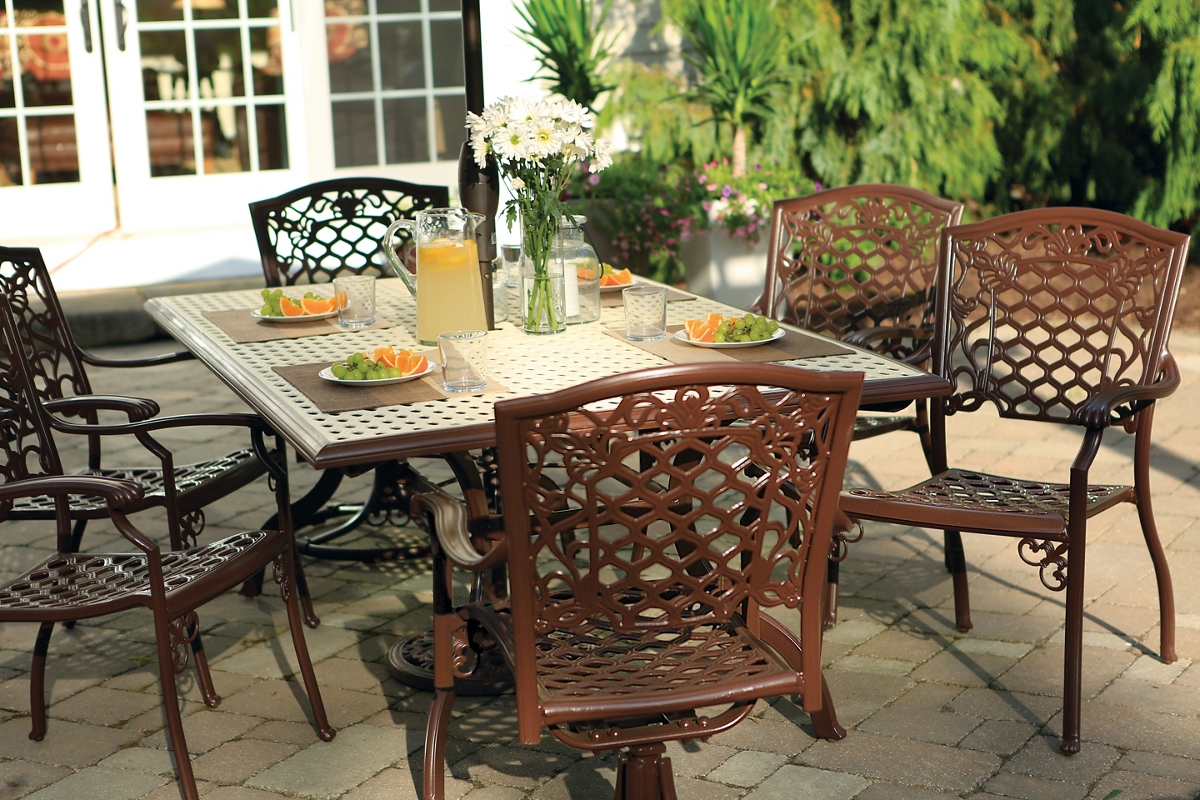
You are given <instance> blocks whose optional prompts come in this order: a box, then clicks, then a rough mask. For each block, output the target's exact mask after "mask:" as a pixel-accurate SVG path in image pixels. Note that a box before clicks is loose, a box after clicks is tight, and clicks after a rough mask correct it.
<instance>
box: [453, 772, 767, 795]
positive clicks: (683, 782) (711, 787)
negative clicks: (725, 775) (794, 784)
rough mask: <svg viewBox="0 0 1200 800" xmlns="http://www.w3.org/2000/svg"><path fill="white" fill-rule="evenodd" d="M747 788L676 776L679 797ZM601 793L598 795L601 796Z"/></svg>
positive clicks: (737, 793) (726, 792)
mask: <svg viewBox="0 0 1200 800" xmlns="http://www.w3.org/2000/svg"><path fill="white" fill-rule="evenodd" d="M744 792H745V789H739V788H737V787H734V786H725V785H724V784H720V783H713V782H712V781H706V780H697V779H696V778H685V777H683V776H680V775H676V776H675V793H676V795H677V796H678V797H680V798H684V800H688V798H704V800H737V798H738V797H741V796H742V795H743V793H744ZM600 796H601V795H597V797H600ZM603 796H607V795H603ZM465 800H476V798H475V795H468V796H467V797H466V798H465Z"/></svg>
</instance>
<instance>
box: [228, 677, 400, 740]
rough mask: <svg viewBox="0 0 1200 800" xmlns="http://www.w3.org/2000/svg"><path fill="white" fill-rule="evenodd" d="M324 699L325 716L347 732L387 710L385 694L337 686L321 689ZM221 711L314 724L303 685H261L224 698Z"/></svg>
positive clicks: (288, 682) (281, 683)
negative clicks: (352, 690) (373, 715)
mask: <svg viewBox="0 0 1200 800" xmlns="http://www.w3.org/2000/svg"><path fill="white" fill-rule="evenodd" d="M321 699H322V700H323V701H324V703H325V713H326V714H327V715H328V716H329V721H330V723H331V724H332V725H333V726H334V727H335V728H345V727H347V726H349V725H353V724H354V723H356V722H360V721H362V720H364V719H366V718H367V717H369V716H370V715H372V714H375V713H377V712H379V711H382V710H383V709H385V708H387V706H388V700H387V698H386V697H384V696H383V695H382V694H380V695H372V694H367V693H365V692H348V691H346V690H345V689H339V688H337V687H335V686H322V687H321ZM221 708H222V709H224V710H227V711H231V712H234V713H238V714H246V715H258V716H260V717H266V718H268V719H281V720H284V721H286V722H304V721H306V720H311V719H312V717H311V716H310V715H311V711H310V709H309V705H308V695H306V694H305V693H304V686H303V684H300V683H297V682H295V681H279V680H271V681H262V682H261V683H256V684H254V685H253V686H251V687H250V688H248V689H245V690H243V691H241V692H238V693H237V694H235V695H233V696H232V697H227V698H225V700H224V701H222V703H221Z"/></svg>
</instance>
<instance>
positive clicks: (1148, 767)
mask: <svg viewBox="0 0 1200 800" xmlns="http://www.w3.org/2000/svg"><path fill="white" fill-rule="evenodd" d="M1117 769H1127V770H1130V771H1132V772H1145V773H1146V774H1147V775H1160V776H1162V777H1164V778H1176V779H1178V780H1181V781H1185V782H1187V783H1200V760H1197V759H1194V758H1176V757H1175V756H1164V755H1163V754H1161V753H1148V752H1145V751H1136V750H1135V751H1132V752H1129V753H1126V754H1125V755H1123V756H1122V757H1121V760H1120V761H1118V762H1117Z"/></svg>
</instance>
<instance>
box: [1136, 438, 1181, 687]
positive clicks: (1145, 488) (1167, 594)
mask: <svg viewBox="0 0 1200 800" xmlns="http://www.w3.org/2000/svg"><path fill="white" fill-rule="evenodd" d="M1139 425H1145V426H1146V427H1149V420H1145V422H1140V423H1139ZM1143 439H1144V443H1143ZM1149 443H1150V434H1149V432H1143V431H1142V430H1139V431H1138V440H1137V452H1136V454H1135V455H1134V475H1135V477H1134V482H1133V490H1134V494H1135V498H1136V500H1137V510H1138V520H1139V521H1140V522H1141V523H1142V537H1143V538H1145V540H1146V548H1147V549H1148V550H1149V551H1150V560H1151V561H1152V562H1153V563H1154V578H1155V580H1156V581H1157V582H1158V615H1159V639H1158V654H1159V657H1160V658H1162V660H1163V663H1165V664H1173V663H1175V661H1176V660H1177V659H1178V656H1177V655H1176V654H1175V589H1174V587H1173V586H1172V585H1171V569H1170V567H1168V566H1167V554H1166V553H1165V552H1164V551H1163V546H1162V542H1161V541H1160V540H1159V538H1158V526H1157V525H1156V524H1155V522H1154V506H1152V505H1151V503H1150V448H1149Z"/></svg>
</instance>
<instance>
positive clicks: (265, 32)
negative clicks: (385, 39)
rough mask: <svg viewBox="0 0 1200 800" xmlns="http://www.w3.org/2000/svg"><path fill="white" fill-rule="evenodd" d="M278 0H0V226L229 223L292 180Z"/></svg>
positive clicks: (288, 22) (297, 91) (292, 121)
mask: <svg viewBox="0 0 1200 800" xmlns="http://www.w3.org/2000/svg"><path fill="white" fill-rule="evenodd" d="M292 2H295V0H282V2H280V0H0V241H2V240H5V239H30V238H35V237H42V236H63V235H78V234H90V233H97V232H101V231H105V230H110V229H112V228H114V227H115V226H116V224H117V222H118V220H119V222H120V226H121V228H122V229H123V230H127V231H137V230H153V229H160V230H162V229H180V228H204V227H212V226H220V225H244V224H247V223H248V221H249V212H248V211H247V209H246V204H247V203H249V202H251V201H253V200H259V199H262V198H264V197H269V196H272V195H275V194H279V193H281V192H283V191H286V190H287V189H289V188H292V187H294V186H298V185H300V184H303V183H305V182H306V177H307V174H308V169H307V165H308V162H307V159H306V157H305V156H304V153H305V146H306V144H305V143H306V140H307V135H306V131H305V122H304V112H303V92H302V86H301V84H302V79H301V69H300V65H301V53H300V48H299V44H298V37H297V35H296V32H295V25H294V20H293V18H292V5H291V3H292ZM64 4H65V5H64ZM114 184H115V185H114Z"/></svg>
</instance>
